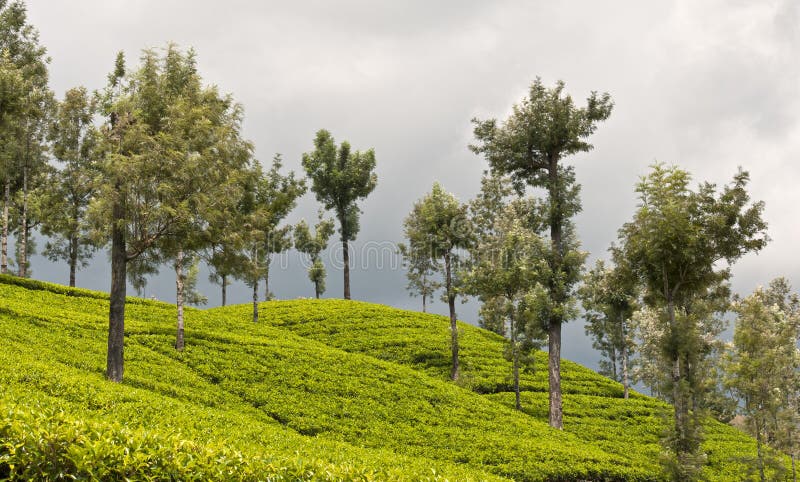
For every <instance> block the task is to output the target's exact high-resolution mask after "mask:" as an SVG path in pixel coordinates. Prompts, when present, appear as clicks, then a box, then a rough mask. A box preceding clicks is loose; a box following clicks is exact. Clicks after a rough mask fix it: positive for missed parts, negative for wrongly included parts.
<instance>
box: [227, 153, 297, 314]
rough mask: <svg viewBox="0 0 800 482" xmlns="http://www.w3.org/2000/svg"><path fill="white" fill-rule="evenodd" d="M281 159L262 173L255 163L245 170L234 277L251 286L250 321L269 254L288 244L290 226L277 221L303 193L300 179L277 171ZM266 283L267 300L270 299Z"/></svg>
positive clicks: (281, 163) (267, 270) (283, 216)
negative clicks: (240, 240)
mask: <svg viewBox="0 0 800 482" xmlns="http://www.w3.org/2000/svg"><path fill="white" fill-rule="evenodd" d="M282 167H283V162H282V161H281V156H280V155H276V156H275V157H274V158H273V160H272V167H271V168H270V170H269V171H267V172H264V169H263V168H262V166H261V164H260V163H258V162H256V163H255V166H254V167H253V169H252V170H251V171H250V172H249V175H248V177H247V180H246V187H245V189H244V193H245V194H244V199H243V200H242V202H241V203H240V208H241V209H242V213H243V214H244V216H246V220H245V222H244V224H243V225H244V230H243V236H244V242H243V243H242V245H243V247H244V250H243V252H242V255H243V263H242V265H241V266H240V267H239V269H238V272H237V274H236V277H237V278H239V279H241V280H242V281H244V282H245V283H247V285H248V286H250V287H251V288H252V289H253V322H254V323H255V322H258V283H259V282H260V281H261V280H262V279H267V278H268V277H269V264H270V262H271V255H272V254H273V253H276V252H281V251H284V250H285V249H288V247H290V246H291V237H290V235H291V227H290V226H281V227H279V224H280V223H281V222H282V221H283V220H284V219H285V218H286V216H287V215H288V214H289V213H290V212H291V211H292V209H294V207H295V206H296V205H297V199H298V198H299V197H300V196H302V195H303V194H305V192H306V186H305V181H304V180H303V179H297V178H295V174H294V172H293V171H290V172H289V173H288V174H286V175H284V174H281V172H280V171H281V168H282ZM268 287H269V284H267V299H269V298H270V293H269V288H268Z"/></svg>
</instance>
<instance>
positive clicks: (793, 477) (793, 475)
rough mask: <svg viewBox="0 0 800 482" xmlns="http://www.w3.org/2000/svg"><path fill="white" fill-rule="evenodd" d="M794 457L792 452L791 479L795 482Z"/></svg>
mask: <svg viewBox="0 0 800 482" xmlns="http://www.w3.org/2000/svg"><path fill="white" fill-rule="evenodd" d="M794 457H795V455H794V454H792V480H793V481H794V482H797V470H796V469H795V463H794Z"/></svg>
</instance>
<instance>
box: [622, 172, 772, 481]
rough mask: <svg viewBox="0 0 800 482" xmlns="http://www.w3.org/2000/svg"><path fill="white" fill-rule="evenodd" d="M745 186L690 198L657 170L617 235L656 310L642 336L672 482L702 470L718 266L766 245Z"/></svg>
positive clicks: (742, 180) (682, 178)
mask: <svg viewBox="0 0 800 482" xmlns="http://www.w3.org/2000/svg"><path fill="white" fill-rule="evenodd" d="M748 179H749V176H748V174H747V173H746V172H744V171H741V170H740V171H739V172H738V173H737V174H736V175H735V176H734V178H733V182H732V183H731V184H729V185H727V186H725V187H724V188H723V189H722V190H720V191H719V192H718V190H717V188H716V186H715V185H713V184H709V183H703V184H701V185H700V186H699V188H698V189H697V190H696V191H693V190H691V189H690V187H689V183H690V181H691V177H690V175H689V173H688V172H686V171H684V170H682V169H679V168H677V167H674V166H673V167H666V166H663V165H661V164H657V165H655V166H654V167H653V169H652V171H651V173H650V174H649V175H647V176H646V177H644V178H642V180H641V182H640V183H639V185H638V186H637V189H636V191H637V193H639V198H640V204H639V208H638V210H637V211H636V213H635V214H634V219H633V221H631V222H629V223H627V224H625V225H624V226H623V227H622V229H620V233H619V237H620V240H621V246H620V248H619V250H620V251H619V253H618V255H619V257H620V258H623V259H625V260H627V262H628V263H630V266H631V269H632V272H633V274H634V275H635V276H636V277H637V278H638V279H639V281H640V282H641V283H642V285H643V286H644V289H645V302H646V303H647V304H648V305H649V307H650V308H652V309H654V310H655V311H653V312H652V315H653V316H652V317H651V318H650V320H651V321H652V323H650V324H649V327H650V328H651V330H650V331H649V332H643V333H644V337H645V338H651V339H654V340H655V341H654V342H652V343H650V345H651V346H652V347H653V349H652V350H648V351H649V352H650V353H651V354H652V357H653V358H654V359H655V364H654V365H655V366H656V369H655V370H654V371H653V372H654V373H657V374H659V376H658V377H657V380H658V381H659V384H660V385H661V387H659V390H658V391H659V392H660V393H661V394H662V395H665V396H666V398H667V399H668V400H669V401H671V402H672V403H673V404H674V406H675V417H674V422H675V423H674V427H673V428H672V429H671V430H670V432H669V433H668V434H667V436H666V438H665V443H666V445H667V447H668V450H669V452H670V457H669V459H668V461H667V466H668V468H671V469H672V471H673V475H674V478H675V479H676V480H694V479H695V478H697V477H698V476H699V475H698V474H699V471H700V467H701V465H702V462H703V455H702V453H701V452H700V443H701V440H702V433H701V426H700V423H699V421H700V420H701V419H702V415H701V414H700V410H701V409H702V408H703V396H702V392H703V390H702V389H703V387H704V385H705V383H704V379H705V375H706V373H705V371H704V368H705V366H706V365H705V361H706V356H707V354H708V353H709V352H711V349H712V343H711V341H712V340H714V339H715V338H716V336H715V335H717V334H718V333H719V332H720V331H721V329H722V322H721V321H720V320H718V319H716V318H715V316H714V314H715V313H721V312H724V311H725V310H726V309H727V306H728V303H727V302H728V298H729V288H728V286H727V280H728V279H729V277H730V270H729V268H728V269H719V268H718V267H717V264H718V262H720V261H725V262H726V263H727V264H728V265H731V264H732V263H734V262H735V261H736V260H737V259H739V258H740V257H741V256H742V255H744V254H745V253H747V252H749V251H758V250H760V249H761V248H763V247H764V246H765V245H766V242H767V236H766V234H765V230H766V223H765V222H764V221H763V220H762V219H761V213H762V211H763V209H764V205H763V203H761V202H756V203H750V197H749V194H748V193H747V190H746V186H747V182H748ZM642 353H647V351H643V352H642Z"/></svg>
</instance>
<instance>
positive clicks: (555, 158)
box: [470, 78, 613, 429]
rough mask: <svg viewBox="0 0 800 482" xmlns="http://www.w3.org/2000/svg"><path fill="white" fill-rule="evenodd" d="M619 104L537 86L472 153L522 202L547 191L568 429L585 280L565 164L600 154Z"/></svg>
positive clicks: (556, 385) (553, 339) (554, 368)
mask: <svg viewBox="0 0 800 482" xmlns="http://www.w3.org/2000/svg"><path fill="white" fill-rule="evenodd" d="M612 107H613V103H612V102H611V98H610V96H609V95H608V94H603V95H598V94H597V93H596V92H592V94H591V95H590V96H589V98H588V99H587V101H586V106H585V107H580V108H579V107H576V106H575V105H574V103H573V101H572V97H570V96H569V95H564V83H563V82H560V81H559V82H558V83H556V86H555V87H554V88H552V89H549V88H547V87H545V86H544V85H543V84H542V82H541V80H540V79H538V78H537V79H536V80H535V81H534V82H533V84H532V85H531V87H530V90H529V93H528V97H526V98H524V99H523V100H522V101H521V102H520V103H519V104H517V105H515V106H514V109H513V112H512V114H511V116H510V117H509V118H508V119H507V120H506V121H505V122H504V123H503V124H502V125H498V123H497V121H496V120H495V119H490V120H486V121H479V120H477V119H473V123H474V124H475V131H474V133H475V138H476V140H477V141H478V144H476V145H473V146H470V148H471V149H472V150H473V152H475V153H476V154H483V155H484V156H485V157H486V159H487V160H488V161H489V164H490V166H491V168H492V170H494V171H497V172H498V173H500V174H508V175H510V176H511V179H512V182H513V183H514V186H515V188H516V190H517V191H518V192H519V193H520V194H521V193H522V192H523V191H524V190H525V187H526V186H531V187H534V188H544V189H545V190H546V191H547V218H546V219H547V223H546V224H547V228H548V229H549V234H550V243H551V247H550V250H549V253H548V254H547V260H548V263H549V265H550V273H551V278H550V279H549V280H548V281H547V283H546V286H547V289H548V293H549V296H550V307H551V309H550V310H549V311H548V313H547V317H548V319H547V325H548V352H549V354H548V369H549V372H548V373H549V374H548V378H549V407H550V408H549V421H550V425H551V426H552V427H555V428H559V429H560V428H562V427H563V421H562V418H563V410H562V400H561V325H562V324H563V323H564V322H565V321H567V320H568V319H567V318H566V317H565V315H566V313H567V312H568V311H569V310H568V309H567V308H566V307H567V305H569V304H570V303H572V302H573V301H572V300H573V298H574V295H573V287H574V285H575V284H576V283H577V282H578V280H579V278H580V265H579V264H578V265H576V262H577V261H578V259H577V258H579V257H580V256H579V255H578V252H577V243H574V241H575V240H574V238H573V239H572V240H571V241H573V246H568V243H569V241H570V240H569V239H568V238H569V236H568V235H567V234H568V231H570V229H571V226H570V218H572V217H573V216H574V215H575V214H577V213H578V212H579V211H580V210H581V204H580V199H579V192H580V186H579V185H578V184H577V183H576V182H575V174H574V170H573V168H572V166H565V165H564V164H563V160H564V158H565V157H567V156H570V155H572V154H576V153H579V152H587V151H589V150H591V149H592V145H591V144H589V143H588V142H587V141H586V139H587V138H588V137H589V136H590V135H591V134H593V133H594V131H595V129H596V128H597V124H598V123H599V122H600V121H603V120H605V119H607V118H608V116H609V115H610V114H611V109H612Z"/></svg>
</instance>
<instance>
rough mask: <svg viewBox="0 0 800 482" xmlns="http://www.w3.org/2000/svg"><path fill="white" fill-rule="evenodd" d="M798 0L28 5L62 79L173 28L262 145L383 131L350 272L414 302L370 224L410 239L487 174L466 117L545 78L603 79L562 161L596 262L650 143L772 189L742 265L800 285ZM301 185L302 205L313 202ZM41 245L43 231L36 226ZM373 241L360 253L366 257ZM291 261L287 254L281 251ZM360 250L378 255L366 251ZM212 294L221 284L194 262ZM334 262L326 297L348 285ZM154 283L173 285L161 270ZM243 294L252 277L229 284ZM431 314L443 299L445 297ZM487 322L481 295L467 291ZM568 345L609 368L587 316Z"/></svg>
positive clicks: (291, 277) (362, 287)
mask: <svg viewBox="0 0 800 482" xmlns="http://www.w3.org/2000/svg"><path fill="white" fill-rule="evenodd" d="M798 7H800V2H796V1H792V0H787V1H770V0H768V1H759V2H749V1H744V0H731V1H704V2H697V1H693V0H685V1H676V2H641V1H636V0H631V1H624V2H623V1H618V2H594V1H583V2H578V1H574V2H546V1H541V2H531V1H525V2H523V1H519V2H515V1H497V2H483V1H471V2H469V1H458V2H456V1H442V2H427V1H404V2H381V3H380V4H379V2H374V1H366V0H364V1H338V2H329V1H322V0H320V1H314V2H277V1H276V2H246V1H227V2H218V1H188V0H186V1H178V0H170V1H165V0H160V1H153V0H138V1H122V0H92V1H90V0H76V1H70V2H57V1H52V0H30V1H29V2H28V8H29V16H30V21H31V23H32V24H33V25H35V26H36V27H37V28H38V29H39V31H40V35H41V41H42V43H43V44H44V45H45V46H46V47H47V49H48V51H49V53H50V56H51V57H52V63H51V66H50V76H51V86H52V88H53V89H54V90H55V92H56V93H57V94H58V95H59V96H62V95H63V93H64V91H65V90H66V89H68V88H70V87H73V86H77V85H84V86H86V87H88V88H90V89H97V88H100V87H102V86H103V84H104V82H105V78H106V74H107V73H108V72H109V71H110V70H111V68H112V66H113V61H114V57H115V54H116V52H117V51H119V50H123V51H125V53H126V55H127V57H128V58H129V59H130V60H131V61H135V60H136V59H137V58H138V56H139V53H140V51H141V49H142V48H145V47H163V46H164V45H165V44H166V43H167V42H169V41H172V42H176V43H177V44H178V45H180V46H182V47H194V48H195V49H196V50H197V54H198V62H199V69H200V72H201V74H202V75H203V77H204V79H205V80H206V81H207V82H208V83H214V84H217V85H218V86H219V87H220V88H221V89H222V90H223V91H226V92H230V93H232V94H233V95H234V97H235V98H236V99H237V101H239V102H240V103H241V104H243V105H244V108H245V112H246V119H245V135H246V136H247V137H248V138H249V139H251V140H252V141H253V142H254V143H255V145H256V152H257V156H258V158H259V159H261V160H262V161H269V160H270V159H271V158H272V156H273V155H274V153H276V152H280V153H282V154H283V156H284V160H285V164H286V166H287V168H288V169H293V170H295V171H301V167H300V156H301V154H302V153H303V152H306V151H309V150H311V148H312V139H313V136H314V133H315V132H316V131H317V130H318V129H320V128H326V129H328V130H330V131H331V132H332V133H333V135H334V136H335V137H336V139H337V141H338V140H345V139H346V140H349V141H350V142H351V144H352V145H353V146H354V147H355V148H357V149H367V148H370V147H373V148H375V152H376V157H377V165H378V167H377V173H378V178H379V180H378V187H377V189H376V190H375V192H374V193H373V194H372V195H371V196H370V197H369V198H368V199H367V200H366V201H365V202H363V204H362V207H363V211H364V214H363V217H362V231H361V233H360V234H359V237H358V240H357V242H356V257H357V259H356V260H355V262H356V264H357V265H358V266H357V267H356V269H355V271H354V272H353V274H352V290H353V296H354V298H357V299H362V300H367V301H374V302H379V303H385V304H389V305H393V306H398V307H403V308H411V309H419V305H420V302H419V300H418V299H411V298H409V297H408V296H407V294H406V292H405V291H404V286H405V277H404V273H403V272H402V271H400V270H397V269H391V266H389V261H390V260H388V259H384V260H383V261H384V262H383V266H379V263H378V262H376V260H375V259H374V258H373V259H372V260H371V261H370V262H366V261H365V260H364V256H362V255H361V253H360V250H361V248H362V247H363V246H364V243H365V242H367V241H374V242H378V243H389V242H395V241H399V240H400V239H401V237H402V220H403V218H404V217H405V216H406V214H407V213H408V211H409V210H410V208H411V205H412V203H413V202H414V201H415V200H416V199H418V198H419V197H421V196H422V195H423V194H424V193H425V192H427V191H428V190H429V189H430V187H431V185H432V183H433V182H434V181H439V182H441V183H442V184H443V185H444V186H445V188H446V189H448V190H450V191H452V192H453V193H455V194H456V195H458V196H459V197H460V198H461V199H462V200H467V199H469V198H471V197H472V196H473V195H474V194H475V193H476V192H477V190H478V188H479V180H480V175H481V172H482V171H483V170H484V169H485V168H486V167H487V165H486V162H485V161H484V160H483V159H481V158H479V157H478V156H475V155H474V154H472V153H470V152H469V150H468V149H467V145H468V144H469V143H470V142H471V140H472V129H471V124H470V119H471V118H473V117H480V118H489V117H498V118H504V117H505V116H507V114H508V113H509V111H510V109H511V106H512V104H513V103H515V102H517V101H519V100H520V99H521V98H522V97H523V96H524V95H525V93H526V89H527V87H528V86H529V85H530V83H531V81H532V80H533V79H534V78H535V77H536V76H540V77H541V78H542V80H543V81H544V82H545V83H546V84H548V85H552V84H553V83H554V82H555V81H556V80H558V79H562V80H564V81H565V82H566V86H567V91H568V92H569V93H571V94H572V95H573V97H574V98H576V100H578V101H580V100H581V99H584V98H585V97H586V96H587V95H588V94H589V92H590V91H592V90H597V91H601V92H603V91H607V92H609V93H610V94H611V96H612V97H613V99H614V102H615V104H616V105H615V108H614V112H613V113H612V115H611V117H610V119H609V120H608V121H607V122H605V123H604V124H602V125H601V126H600V127H599V129H598V131H597V133H596V134H595V135H594V136H593V138H592V139H591V142H592V143H593V144H594V146H595V149H594V150H593V151H591V152H590V153H588V154H582V155H578V156H575V157H574V158H571V159H568V162H569V163H571V164H573V165H574V166H575V168H576V172H577V176H578V180H579V182H581V183H582V185H583V194H582V198H583V206H584V210H583V212H582V213H581V214H580V215H579V216H578V217H577V219H576V223H577V226H578V232H579V234H580V237H581V240H582V242H583V247H584V249H586V250H588V251H589V252H590V253H591V257H590V262H593V260H594V259H596V258H598V257H605V256H606V250H607V248H608V247H609V245H610V243H611V242H612V241H614V240H615V238H616V232H617V229H618V228H619V227H620V226H621V225H622V223H624V222H626V221H627V220H629V219H630V217H631V215H632V213H633V210H634V209H635V206H636V197H635V194H634V191H633V187H634V184H635V183H636V181H637V179H638V177H639V176H641V175H643V174H645V173H646V172H647V170H648V166H649V165H650V164H652V163H653V162H655V161H663V162H667V163H675V164H678V165H679V166H681V167H683V168H686V169H688V170H689V171H690V172H691V173H692V174H693V175H694V178H695V179H696V180H698V181H700V180H708V181H713V182H718V183H724V182H726V181H727V180H729V179H730V178H731V176H732V175H733V174H734V173H735V171H736V169H737V166H743V167H744V168H745V169H747V170H748V171H750V173H751V176H752V182H751V190H752V193H753V197H754V198H755V199H760V200H764V201H765V202H766V211H765V216H766V219H767V220H768V222H769V232H770V236H771V238H772V242H771V243H770V245H769V246H768V247H767V248H766V249H765V250H764V251H763V252H761V253H760V254H758V255H757V256H756V255H748V256H747V257H745V258H744V259H742V260H741V261H740V262H739V263H738V264H737V265H736V266H735V268H734V274H735V276H734V279H733V286H734V290H735V291H737V292H740V293H748V292H750V291H752V290H753V289H754V288H755V287H756V286H757V285H759V284H766V283H767V282H768V281H769V280H770V279H772V278H773V277H776V276H781V275H782V276H786V277H788V278H789V279H790V280H791V282H792V283H793V285H794V286H796V287H800V272H799V270H798V268H800V258H799V257H798V254H797V251H798V250H797V242H798V240H800V227H798V225H797V222H796V221H797V218H798V207H800V189H798V188H797V184H798V182H800V162H799V161H800V123H799V122H798V120H800V95H798V94H800V62H799V61H798V59H800V31H799V30H798V26H799V25H800V8H798ZM316 209H317V204H316V202H315V200H314V197H313V194H307V195H306V196H305V197H304V198H303V199H302V200H301V202H300V204H299V206H298V208H297V210H296V211H295V212H293V213H292V215H291V216H290V218H289V220H288V221H289V222H291V223H294V222H296V221H298V220H299V219H301V218H303V217H305V218H307V219H313V218H314V216H315V214H316ZM40 244H41V243H40ZM359 256H360V257H361V259H359V258H358V257H359ZM283 261H284V264H286V265H287V267H286V268H285V269H274V271H273V275H272V278H271V284H272V289H273V291H274V292H275V293H276V295H277V296H278V297H280V298H295V297H298V296H311V295H313V289H312V285H311V283H310V282H309V281H308V280H307V278H306V275H305V272H304V270H303V268H302V266H300V264H299V263H298V260H297V258H296V255H290V256H288V257H287V258H286V259H285V260H283ZM280 262H281V261H278V263H280ZM33 263H34V265H33V270H34V276H35V277H36V278H40V279H46V280H50V281H55V282H62V283H65V282H66V281H67V269H66V267H65V266H61V265H54V264H52V263H49V262H47V261H46V260H45V259H43V258H42V257H35V258H34V259H33ZM362 264H365V265H363V266H362ZM109 279H110V278H109V266H108V263H107V256H106V254H105V253H101V254H100V255H98V256H97V257H96V259H95V261H94V263H93V264H92V266H91V267H90V268H88V269H87V270H85V271H81V272H79V273H78V284H79V286H83V287H89V288H93V289H100V290H106V291H107V290H108V286H109ZM201 281H202V285H201V290H202V291H203V292H204V293H205V294H207V295H208V296H209V298H210V304H211V305H216V304H218V303H219V300H220V297H219V290H218V288H216V287H213V286H211V285H210V284H208V283H207V282H206V280H205V278H204V279H202V280H201ZM341 286H342V284H341V273H340V272H339V271H337V270H335V269H333V268H332V267H331V268H329V278H328V292H327V293H326V295H328V296H341ZM147 295H148V296H150V295H156V296H157V297H158V298H160V299H163V300H167V301H173V300H174V276H171V273H170V272H169V270H167V269H164V270H163V273H162V275H160V276H159V277H158V278H157V279H154V280H152V281H151V283H150V285H149V286H148V289H147ZM249 296H250V295H249V294H248V292H247V289H246V288H245V287H244V286H243V285H240V284H237V285H234V286H233V287H231V289H230V298H231V299H232V300H233V301H234V302H246V301H247V300H248V297H249ZM434 309H435V310H436V311H437V312H441V313H444V312H445V309H446V306H445V305H444V304H442V303H441V302H439V301H437V302H436V303H435V304H434ZM458 309H459V315H460V318H462V319H464V320H465V321H468V322H472V323H475V322H476V312H477V306H476V305H475V303H468V304H466V305H460V306H459V307H458ZM563 353H564V356H565V357H566V358H570V359H574V360H577V361H580V362H582V363H584V364H587V365H589V366H592V367H596V365H597V360H598V354H597V353H596V352H594V351H593V350H591V344H590V342H589V341H588V340H587V339H586V337H585V336H584V334H583V322H582V321H581V320H577V321H574V322H572V323H570V324H569V325H568V326H567V327H566V328H565V339H564V349H563Z"/></svg>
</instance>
